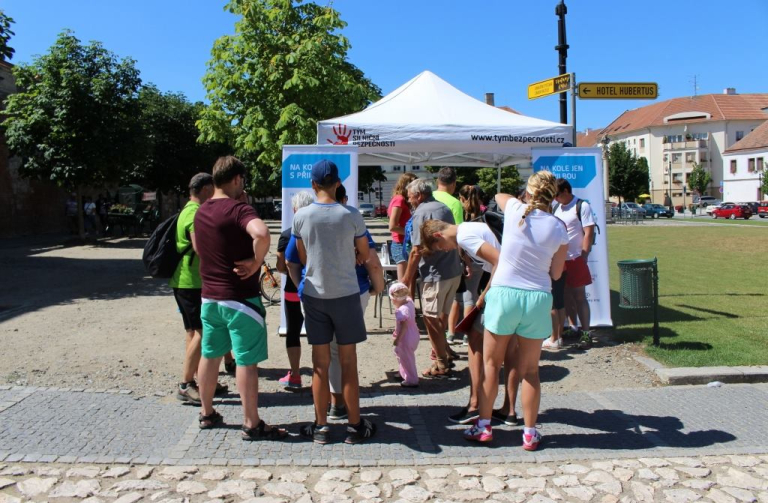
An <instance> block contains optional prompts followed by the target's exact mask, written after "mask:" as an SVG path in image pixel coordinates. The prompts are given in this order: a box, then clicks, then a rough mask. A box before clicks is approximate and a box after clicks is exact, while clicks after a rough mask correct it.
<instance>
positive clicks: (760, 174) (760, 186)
mask: <svg viewBox="0 0 768 503" xmlns="http://www.w3.org/2000/svg"><path fill="white" fill-rule="evenodd" d="M757 200H758V201H762V200H763V172H762V171H758V172H757Z"/></svg>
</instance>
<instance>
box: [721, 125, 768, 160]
mask: <svg viewBox="0 0 768 503" xmlns="http://www.w3.org/2000/svg"><path fill="white" fill-rule="evenodd" d="M758 148H768V120H766V121H765V122H763V123H762V124H760V125H759V126H758V127H756V128H755V129H754V130H753V131H752V132H751V133H749V134H748V135H747V136H745V137H744V138H742V139H741V140H739V141H737V142H736V143H734V144H733V145H732V146H731V148H729V149H727V150H725V151H724V152H723V153H724V154H732V153H734V152H736V151H740V150H753V149H758Z"/></svg>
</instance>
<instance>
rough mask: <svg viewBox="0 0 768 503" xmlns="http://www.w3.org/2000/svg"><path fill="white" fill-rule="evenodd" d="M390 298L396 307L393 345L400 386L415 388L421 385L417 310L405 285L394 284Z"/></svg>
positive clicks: (391, 287) (390, 291)
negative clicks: (417, 365)
mask: <svg viewBox="0 0 768 503" xmlns="http://www.w3.org/2000/svg"><path fill="white" fill-rule="evenodd" d="M389 298H390V299H392V303H393V304H394V305H395V308H396V311H395V321H396V322H397V325H396V326H395V332H394V333H393V334H392V338H393V341H392V345H393V346H394V347H395V349H394V351H395V355H396V356H397V361H398V363H399V364H400V377H402V378H403V381H402V382H401V383H400V386H403V387H404V388H415V387H417V386H418V385H419V373H418V370H416V348H417V347H418V346H419V328H418V327H417V326H416V308H415V307H414V306H413V300H412V299H411V297H410V290H409V289H408V287H407V286H405V285H404V284H403V283H400V282H397V283H393V284H392V286H390V287H389Z"/></svg>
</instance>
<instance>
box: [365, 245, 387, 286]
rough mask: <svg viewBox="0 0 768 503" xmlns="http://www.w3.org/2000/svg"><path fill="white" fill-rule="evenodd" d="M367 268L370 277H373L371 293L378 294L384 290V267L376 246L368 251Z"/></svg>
mask: <svg viewBox="0 0 768 503" xmlns="http://www.w3.org/2000/svg"><path fill="white" fill-rule="evenodd" d="M365 270H366V271H368V277H369V278H371V290H372V291H371V294H373V295H378V294H380V293H381V292H383V291H384V269H382V267H381V261H380V260H379V254H378V253H376V248H371V249H370V251H369V252H368V260H367V261H366V262H365Z"/></svg>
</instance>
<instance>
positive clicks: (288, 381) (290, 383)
mask: <svg viewBox="0 0 768 503" xmlns="http://www.w3.org/2000/svg"><path fill="white" fill-rule="evenodd" d="M277 382H279V383H280V384H282V385H283V386H285V387H287V388H301V376H300V375H295V376H294V375H293V374H291V371H290V370H289V371H288V373H287V374H285V377H283V378H281V379H278V380H277Z"/></svg>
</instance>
